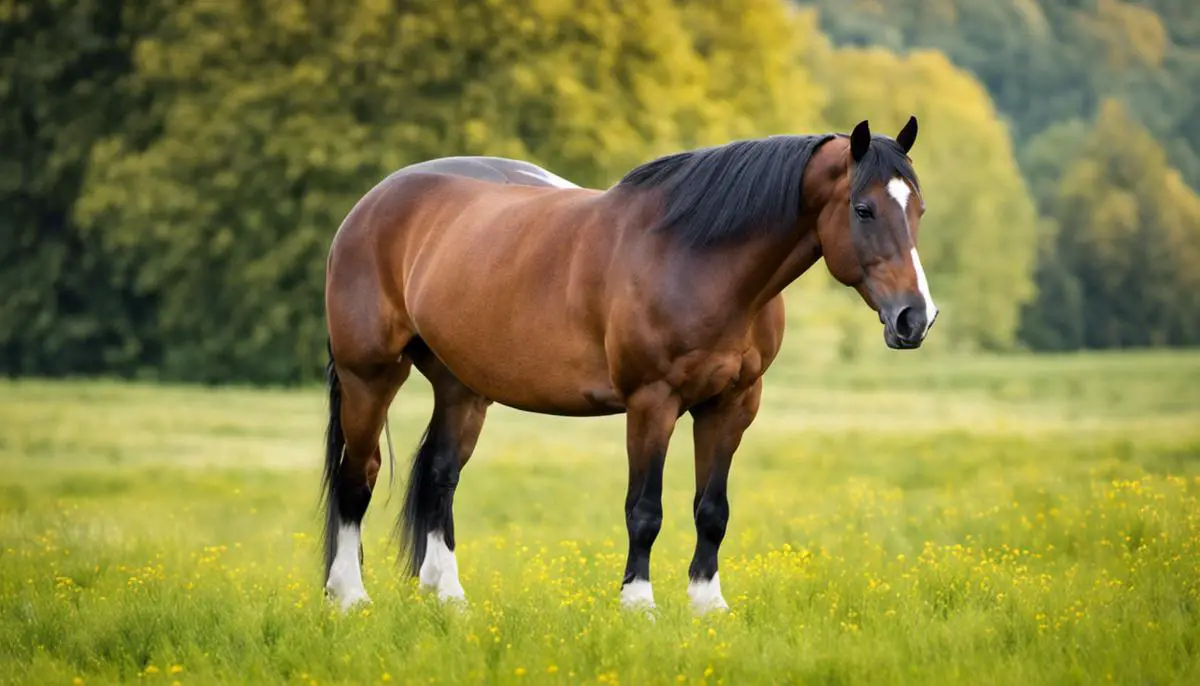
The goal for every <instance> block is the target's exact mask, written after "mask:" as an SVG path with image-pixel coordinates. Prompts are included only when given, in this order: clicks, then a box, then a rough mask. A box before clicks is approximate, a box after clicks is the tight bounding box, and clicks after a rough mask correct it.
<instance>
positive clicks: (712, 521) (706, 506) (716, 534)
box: [696, 498, 729, 543]
mask: <svg viewBox="0 0 1200 686" xmlns="http://www.w3.org/2000/svg"><path fill="white" fill-rule="evenodd" d="M728 523H729V501H728V500H726V499H725V498H703V499H701V500H700V504H699V506H697V508H696V533H697V534H698V535H699V536H700V537H701V538H703V539H705V540H707V541H711V542H713V543H720V542H721V540H722V539H724V538H725V527H726V526H727V525H728Z"/></svg>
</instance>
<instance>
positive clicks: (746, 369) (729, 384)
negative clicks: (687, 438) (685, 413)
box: [664, 351, 754, 406]
mask: <svg viewBox="0 0 1200 686" xmlns="http://www.w3.org/2000/svg"><path fill="white" fill-rule="evenodd" d="M752 356H753V353H752V352H741V351H696V352H693V353H689V354H687V355H683V356H681V357H679V358H677V359H675V360H672V361H671V363H670V367H669V372H668V373H667V375H666V378H665V379H664V380H665V381H666V382H667V383H668V384H669V385H670V386H671V387H672V388H674V389H675V391H676V393H678V394H679V397H680V398H681V399H682V400H683V403H684V405H685V406H689V405H694V404H697V403H700V402H703V401H705V400H707V399H709V398H711V397H713V396H716V395H720V394H721V393H725V392H727V391H732V390H734V389H736V388H739V387H741V386H743V385H745V384H749V383H753V381H754V379H753V378H750V377H752V376H754V371H753V369H752V367H753V365H751V364H748V362H750V361H751V360H750V359H748V358H750V357H752Z"/></svg>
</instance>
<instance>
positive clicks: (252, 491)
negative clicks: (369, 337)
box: [0, 349, 1200, 684]
mask: <svg viewBox="0 0 1200 686" xmlns="http://www.w3.org/2000/svg"><path fill="white" fill-rule="evenodd" d="M801 355H802V351H801V350H799V349H797V350H796V351H792V352H790V353H789V354H788V356H785V358H784V359H782V360H781V362H780V364H779V366H778V367H777V368H775V369H773V370H772V371H771V374H770V375H769V376H768V385H767V392H766V397H765V399H764V403H763V410H762V412H761V414H760V418H759V421H758V422H757V423H756V424H755V426H754V427H753V428H752V429H751V432H750V434H749V435H748V437H747V439H746V441H745V442H744V444H743V447H742V449H741V451H740V452H739V454H738V457H737V459H736V461H735V465H734V470H733V476H732V483H731V499H732V509H733V515H732V521H731V522H730V527H729V534H728V536H727V538H726V543H725V546H724V548H723V551H722V557H721V561H722V566H721V578H722V583H723V586H724V590H725V595H726V597H727V599H728V600H729V602H730V604H731V606H732V611H731V612H730V613H729V614H727V615H719V616H708V617H705V618H702V619H698V618H695V617H693V616H692V615H691V613H690V611H689V609H688V606H687V596H686V592H685V588H686V583H687V579H686V570H687V564H688V561H689V559H690V555H691V547H692V544H693V540H694V534H693V531H692V525H691V521H690V515H689V510H690V505H691V490H690V489H691V483H692V475H691V469H692V467H691V459H690V455H691V443H690V434H691V432H690V425H689V424H690V423H689V421H688V420H687V419H686V418H685V419H683V420H681V424H680V426H679V428H678V429H677V430H676V434H675V442H674V444H673V446H672V451H671V455H670V457H669V459H668V469H667V476H666V478H667V489H666V492H665V495H664V509H665V516H666V522H665V524H664V529H663V532H662V534H661V535H660V537H659V540H658V543H657V545H656V546H655V548H654V557H653V580H654V584H655V594H656V597H657V600H658V603H659V607H660V609H659V616H658V619H657V621H656V622H654V623H651V622H648V621H646V620H645V618H643V617H642V616H640V615H637V614H630V613H624V612H622V611H620V609H619V608H618V601H617V594H618V588H619V583H620V576H621V571H622V569H623V564H624V550H625V534H624V525H623V522H622V516H621V508H622V499H623V493H624V475H625V458H624V453H623V445H624V435H623V420H622V418H620V417H611V418H606V419H566V418H555V417H540V416H534V415H527V414H520V413H517V412H515V411H510V410H506V409H504V408H494V409H493V411H492V412H491V414H490V416H489V420H488V425H487V426H486V428H485V430H484V434H483V438H482V440H481V441H480V445H479V448H478V450H477V452H476V456H475V459H474V460H473V461H472V463H471V464H470V465H469V466H468V468H467V469H466V471H465V472H464V475H463V481H462V484H461V486H460V489H459V496H458V499H457V502H456V513H457V517H458V519H457V522H458V526H457V528H458V535H459V539H460V540H459V551H458V552H459V564H460V567H461V570H462V581H463V584H464V586H465V587H466V590H467V595H468V598H469V600H470V602H471V605H470V607H469V608H468V610H467V611H466V612H465V613H461V614H460V613H457V612H455V611H453V610H450V609H447V608H442V607H440V606H438V605H437V603H435V602H432V601H431V600H429V599H428V598H426V597H423V596H422V595H421V594H419V593H418V592H417V591H416V589H415V586H414V582H412V581H411V580H409V579H407V578H405V577H403V576H402V575H401V574H399V572H398V571H397V569H396V567H395V565H394V562H395V554H394V546H393V544H392V541H391V540H390V533H391V524H392V521H393V519H394V517H395V514H396V511H397V506H398V504H399V500H400V497H399V486H400V483H399V482H400V481H402V479H403V478H404V477H403V475H402V474H401V475H398V476H397V484H396V486H395V488H394V489H393V497H392V499H391V501H390V502H387V501H388V498H387V494H386V493H385V492H384V491H380V492H379V494H378V495H377V497H376V502H375V504H374V505H373V507H372V510H371V512H370V513H369V515H368V518H367V522H366V529H365V548H366V579H367V585H368V591H369V592H370V593H371V595H372V597H373V599H374V604H373V605H372V606H370V607H369V608H368V609H366V610H359V611H355V612H352V613H351V614H349V615H346V616H342V615H339V614H338V613H336V612H333V611H332V610H331V609H330V608H329V607H328V606H326V604H325V603H324V602H323V599H322V596H321V592H320V568H319V553H318V549H317V542H318V538H317V535H318V532H319V523H320V520H319V517H318V512H317V510H316V501H317V494H318V474H319V470H320V464H319V462H320V457H321V454H320V449H321V441H322V432H323V429H324V398H323V395H322V392H321V391H320V389H316V388H313V389H307V390H303V391H290V392H287V391H257V390H250V389H219V390H218V389H197V388H178V387H155V386H148V385H133V384H118V383H110V382H56V383H50V382H42V381H39V382H32V381H29V382H25V381H17V382H4V383H0V682H3V683H28V684H70V683H72V682H73V681H75V680H76V679H79V680H82V682H84V683H87V684H100V683H114V682H123V683H138V684H171V683H173V682H175V681H178V682H180V683H181V684H204V683H221V684H229V683H246V682H264V683H288V684H309V683H318V684H327V683H333V682H345V683H379V682H381V681H390V682H391V683H412V684H428V683H440V684H459V683H525V682H542V683H545V682H549V683H583V682H590V683H597V682H606V683H626V684H650V683H697V684H698V683H709V684H717V683H723V684H744V683H831V684H832V683H837V684H859V683H873V684H874V683H922V684H927V683H937V684H950V683H953V684H959V683H969V684H993V683H1005V684H1034V683H1053V684H1062V683H1079V684H1096V683H1104V682H1107V681H1108V680H1112V681H1115V682H1123V683H1200V657H1198V654H1200V500H1198V496H1200V353H1154V354H1121V355H1086V356H1063V357H1038V358H1011V359H1002V358H978V359H951V358H946V357H944V356H942V357H937V356H923V355H921V354H896V355H893V356H887V357H882V358H880V359H879V360H875V359H871V360H867V361H864V362H862V363H860V364H857V365H854V366H838V365H832V364H822V365H820V368H812V367H807V366H806V365H805V364H804V360H803V358H802V357H801ZM430 402H431V401H430V395H429V391H428V387H427V384H426V383H425V382H424V380H422V379H420V378H419V377H414V380H413V381H411V382H410V384H409V386H407V387H406V388H405V389H404V390H403V391H402V392H401V394H400V396H399V397H398V400H397V403H396V404H395V406H394V407H393V409H392V414H391V416H392V429H393V435H394V436H395V438H396V444H397V449H398V451H399V452H400V459H402V460H404V461H405V464H402V465H401V468H403V467H405V466H406V462H407V456H408V453H409V451H410V449H411V448H412V447H413V445H414V444H415V441H416V439H417V438H418V436H419V434H420V431H421V429H422V428H423V426H424V421H425V419H426V416H427V414H428V412H429V409H430ZM387 478H388V475H387V472H386V471H385V472H384V474H383V475H382V476H381V482H380V483H381V484H383V485H384V486H385V487H386V483H387Z"/></svg>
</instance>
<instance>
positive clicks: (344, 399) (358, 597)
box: [325, 358, 411, 610]
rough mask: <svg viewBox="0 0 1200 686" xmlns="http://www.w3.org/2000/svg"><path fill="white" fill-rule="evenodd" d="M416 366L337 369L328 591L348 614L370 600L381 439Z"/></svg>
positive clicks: (329, 469) (329, 462)
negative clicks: (367, 549) (368, 543)
mask: <svg viewBox="0 0 1200 686" xmlns="http://www.w3.org/2000/svg"><path fill="white" fill-rule="evenodd" d="M410 369H411V362H410V361H408V360H407V359H405V358H401V360H400V361H398V362H393V363H388V364H382V365H370V366H367V367H364V368H343V367H341V366H340V365H336V364H331V370H330V371H331V374H330V399H331V417H330V432H329V433H330V436H329V444H328V448H327V451H328V452H327V455H326V475H325V477H326V482H327V488H328V489H329V490H328V502H327V503H326V520H325V590H326V592H328V593H329V594H330V596H331V597H332V598H333V600H334V601H336V602H337V603H338V604H339V605H340V606H341V608H342V609H343V610H346V609H349V608H350V607H351V606H352V605H354V604H355V603H358V602H360V601H369V600H370V599H369V598H368V596H367V592H366V588H365V587H364V586H363V580H362V520H363V516H364V515H366V512H367V506H368V505H369V504H370V502H371V493H372V492H373V491H374V489H375V481H376V478H377V477H378V476H379V468H380V463H381V456H380V452H379V434H380V432H381V431H382V429H383V423H384V420H385V419H386V418H387V409H388V406H389V405H390V404H391V402H392V398H394V397H395V395H396V391H397V390H398V389H399V388H400V385H401V384H403V383H404V380H405V379H406V378H407V377H408V373H409V370H410Z"/></svg>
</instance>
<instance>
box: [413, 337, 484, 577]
mask: <svg viewBox="0 0 1200 686" xmlns="http://www.w3.org/2000/svg"><path fill="white" fill-rule="evenodd" d="M405 352H406V353H408V354H410V355H411V356H412V358H413V362H415V363H416V365H417V369H419V370H420V371H421V373H422V374H423V375H424V376H425V377H426V378H428V379H429V381H430V383H431V384H432V385H433V395H434V401H433V417H432V418H431V419H430V420H429V427H428V428H427V429H426V430H425V436H424V438H422V440H421V445H420V447H419V448H417V454H416V456H415V457H414V458H413V464H412V472H411V474H410V476H409V480H408V487H407V489H406V492H405V498H404V508H403V510H402V511H401V513H400V519H399V520H398V521H397V523H396V524H397V527H398V528H399V529H400V534H401V540H402V541H403V544H404V548H405V549H406V550H407V551H408V556H409V557H408V563H409V571H410V572H411V573H412V574H414V575H416V576H418V578H420V580H421V586H422V587H423V588H427V589H431V590H433V591H434V592H436V593H437V595H438V597H439V598H441V599H443V600H459V601H462V600H465V594H464V593H463V587H462V584H461V583H460V582H459V580H458V562H457V560H456V558H455V556H454V548H455V541H454V491H455V489H456V488H457V486H458V477H459V473H460V472H461V470H462V468H463V466H464V465H466V463H467V460H469V459H471V453H472V452H473V451H474V450H475V443H476V442H477V441H478V440H479V433H480V431H482V430H483V422H484V419H485V418H486V417H487V408H488V405H490V404H491V401H489V400H487V399H486V398H484V397H483V396H481V395H478V394H477V393H475V392H474V391H472V390H471V389H469V388H467V387H466V386H464V385H463V384H462V382H460V381H459V380H458V379H457V378H455V376H454V375H453V374H452V373H451V372H450V370H449V369H447V368H446V367H445V365H443V364H442V363H441V362H440V361H439V360H438V359H437V357H436V356H434V355H433V353H432V352H430V350H429V348H427V347H426V346H425V344H424V343H423V342H421V341H419V340H415V341H413V343H412V344H410V345H409V348H408V349H407V350H406V351H405Z"/></svg>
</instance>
